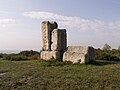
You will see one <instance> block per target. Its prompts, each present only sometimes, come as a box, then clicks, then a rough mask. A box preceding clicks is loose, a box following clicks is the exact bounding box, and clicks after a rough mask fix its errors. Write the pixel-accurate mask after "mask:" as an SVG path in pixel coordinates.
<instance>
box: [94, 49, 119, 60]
mask: <svg viewBox="0 0 120 90" xmlns="http://www.w3.org/2000/svg"><path fill="white" fill-rule="evenodd" d="M95 59H96V60H109V61H120V52H119V50H116V49H113V50H101V49H96V50H95Z"/></svg>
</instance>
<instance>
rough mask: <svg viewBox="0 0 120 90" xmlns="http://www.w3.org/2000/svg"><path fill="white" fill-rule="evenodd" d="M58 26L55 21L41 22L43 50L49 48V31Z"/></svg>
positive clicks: (48, 49)
mask: <svg viewBox="0 0 120 90" xmlns="http://www.w3.org/2000/svg"><path fill="white" fill-rule="evenodd" d="M55 28H58V25H57V23H56V22H52V23H50V22H49V21H43V22H42V41H43V47H42V49H43V50H46V51H50V50H51V32H52V30H53V29H55Z"/></svg>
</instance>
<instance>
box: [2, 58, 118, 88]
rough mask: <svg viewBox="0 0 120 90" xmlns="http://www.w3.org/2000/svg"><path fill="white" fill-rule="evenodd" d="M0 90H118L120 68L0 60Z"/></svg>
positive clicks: (106, 65)
mask: <svg viewBox="0 0 120 90" xmlns="http://www.w3.org/2000/svg"><path fill="white" fill-rule="evenodd" d="M0 90H120V64H119V62H118V63H117V64H116V62H112V63H111V62H105V61H98V63H97V65H78V64H76V65H72V64H70V63H67V64H65V63H62V62H45V61H36V60H34V61H2V60H0Z"/></svg>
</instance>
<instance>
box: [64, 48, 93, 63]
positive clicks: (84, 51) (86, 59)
mask: <svg viewBox="0 0 120 90" xmlns="http://www.w3.org/2000/svg"><path fill="white" fill-rule="evenodd" d="M94 60H95V52H94V48H93V47H87V46H69V47H68V48H67V50H66V51H65V52H64V54H63V61H71V62H73V63H90V62H91V61H94Z"/></svg>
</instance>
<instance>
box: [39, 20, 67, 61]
mask: <svg viewBox="0 0 120 90" xmlns="http://www.w3.org/2000/svg"><path fill="white" fill-rule="evenodd" d="M42 40H43V47H42V52H41V55H40V56H41V59H45V60H49V59H51V58H53V59H62V56H63V52H64V50H65V49H66V47H67V40H66V30H65V29H58V25H57V23H56V22H49V21H44V22H42Z"/></svg>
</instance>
